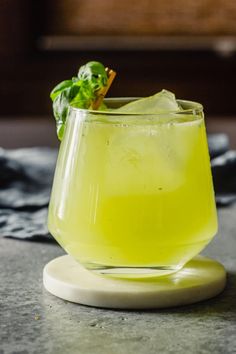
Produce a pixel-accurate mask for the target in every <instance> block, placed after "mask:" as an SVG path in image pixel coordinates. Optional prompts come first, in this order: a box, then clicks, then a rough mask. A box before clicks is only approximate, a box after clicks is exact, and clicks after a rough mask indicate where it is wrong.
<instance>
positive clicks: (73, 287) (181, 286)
mask: <svg viewBox="0 0 236 354" xmlns="http://www.w3.org/2000/svg"><path fill="white" fill-rule="evenodd" d="M43 282H44V286H45V288H46V289H47V290H48V291H49V292H50V293H52V294H53V295H56V296H58V297H60V298H62V299H64V300H68V301H72V302H75V303H79V304H83V305H89V306H96V307H104V308H114V309H154V308H165V307H173V306H180V305H186V304H192V303H194V302H198V301H202V300H206V299H209V298H211V297H213V296H216V295H217V294H219V293H220V292H221V291H222V290H223V289H224V287H225V283H226V272H225V269H224V267H223V266H222V265H221V264H220V263H218V262H216V261H214V260H212V259H210V258H206V257H203V256H197V257H195V258H194V259H193V260H191V261H190V262H188V263H187V264H186V265H185V267H184V268H182V269H181V270H180V271H178V272H177V273H174V274H171V275H167V276H162V277H156V278H153V277H152V278H143V279H141V280H128V279H126V280H125V279H119V278H112V277H108V276H101V275H97V274H94V273H93V272H91V271H88V270H86V269H84V268H83V267H82V266H81V265H79V264H78V263H77V262H76V261H74V260H73V259H72V258H71V257H70V256H68V255H66V256H62V257H58V258H55V259H54V260H52V261H51V262H49V263H48V264H47V265H46V266H45V267H44V272H43Z"/></svg>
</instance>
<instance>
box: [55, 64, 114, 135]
mask: <svg viewBox="0 0 236 354" xmlns="http://www.w3.org/2000/svg"><path fill="white" fill-rule="evenodd" d="M115 75H116V73H115V72H114V71H113V70H111V69H109V68H106V69H105V67H104V66H103V64H101V63H99V62H96V61H91V62H88V63H87V64H85V65H83V66H81V68H80V69H79V72H78V75H77V76H76V77H73V78H72V79H71V80H65V81H62V82H61V83H60V84H58V85H57V86H56V87H55V88H54V89H53V90H52V92H51V94H50V97H51V99H52V101H53V113H54V117H55V120H56V126H57V136H58V138H59V140H62V138H63V135H64V129H65V123H66V119H67V115H68V111H69V107H70V106H74V107H77V108H84V109H89V108H91V109H98V108H99V107H100V106H101V104H102V100H103V98H104V97H105V95H106V93H107V91H108V90H109V88H110V86H111V83H112V81H113V79H114V78H115Z"/></svg>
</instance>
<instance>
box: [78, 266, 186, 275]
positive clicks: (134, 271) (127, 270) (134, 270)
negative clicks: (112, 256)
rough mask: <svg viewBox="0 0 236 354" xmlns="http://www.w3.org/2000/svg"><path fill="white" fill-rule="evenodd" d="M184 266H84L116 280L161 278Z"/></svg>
mask: <svg viewBox="0 0 236 354" xmlns="http://www.w3.org/2000/svg"><path fill="white" fill-rule="evenodd" d="M183 265H184V264H182V265H178V266H175V267H173V266H157V267H155V266H154V267H125V266H106V265H100V264H95V263H87V264H83V266H84V267H85V268H87V269H88V270H90V271H92V272H94V273H96V274H100V275H106V276H111V277H116V278H128V279H132V278H150V277H160V276H165V275H169V274H172V273H175V272H178V271H179V270H180V269H181V268H182V267H183Z"/></svg>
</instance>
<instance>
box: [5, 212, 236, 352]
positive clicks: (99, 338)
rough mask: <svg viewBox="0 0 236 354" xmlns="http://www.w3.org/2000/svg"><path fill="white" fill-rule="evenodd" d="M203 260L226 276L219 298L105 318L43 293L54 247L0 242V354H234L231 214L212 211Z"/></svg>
mask: <svg viewBox="0 0 236 354" xmlns="http://www.w3.org/2000/svg"><path fill="white" fill-rule="evenodd" d="M219 216H220V230H219V233H218V236H217V237H216V238H215V239H214V240H213V241H212V243H211V244H210V245H209V246H208V247H207V249H206V250H205V251H204V254H206V255H208V256H210V257H213V258H215V259H217V260H219V261H221V262H222V263H223V264H224V266H225V267H226V269H227V272H228V282H227V287H226V289H225V291H224V292H223V293H222V294H221V295H219V296H217V297H216V298H214V299H211V300H208V301H204V302H202V303H198V304H195V305H191V306H186V307H180V308H173V309H166V310H159V311H146V312H142V311H139V312H137V311H133V312H128V311H111V310H103V309H96V308H91V307H86V306H80V305H75V304H72V303H67V302H65V301H63V300H60V299H58V298H56V297H54V296H52V295H50V294H49V293H47V292H46V291H45V290H44V289H43V285H42V271H43V267H44V265H45V264H46V263H47V262H48V261H49V260H51V259H53V258H54V257H56V256H59V255H61V254H63V253H64V252H63V250H61V249H60V248H59V246H57V245H54V244H43V243H33V242H25V241H16V240H11V239H3V238H1V239H0V293H1V295H0V301H1V304H0V327H1V328H0V354H3V353H4V354H9V353H11V354H28V353H30V354H31V353H32V354H34V353H40V354H41V353H42V354H44V353H52V354H54V353H56V354H67V353H72V354H74V353H79V354H80V353H81V354H133V353H135V354H156V353H161V354H162V353H164V354H165V353H173V354H174V353H175V354H177V353H181V354H185V353H186V354H191V353H203V354H208V353H214V354H218V353H224V354H232V353H236V260H235V258H236V207H234V208H225V209H220V210H219Z"/></svg>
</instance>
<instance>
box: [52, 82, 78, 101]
mask: <svg viewBox="0 0 236 354" xmlns="http://www.w3.org/2000/svg"><path fill="white" fill-rule="evenodd" d="M72 85H73V80H65V81H62V82H61V83H60V84H58V85H57V86H56V87H54V89H53V90H52V91H51V93H50V98H51V100H52V101H54V100H55V98H56V97H57V96H58V95H59V94H60V93H61V91H63V90H65V89H66V88H68V87H70V86H72Z"/></svg>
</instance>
